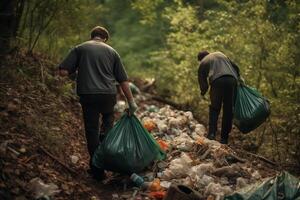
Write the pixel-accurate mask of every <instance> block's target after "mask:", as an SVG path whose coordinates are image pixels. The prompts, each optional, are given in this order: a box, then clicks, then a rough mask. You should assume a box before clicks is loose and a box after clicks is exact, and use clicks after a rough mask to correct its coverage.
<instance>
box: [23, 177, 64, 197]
mask: <svg viewBox="0 0 300 200" xmlns="http://www.w3.org/2000/svg"><path fill="white" fill-rule="evenodd" d="M29 190H30V191H32V192H33V197H34V198H35V199H39V198H49V197H50V196H53V195H55V194H56V193H59V192H60V190H58V186H57V185H55V184H54V183H50V184H46V183H44V182H43V181H42V180H41V179H40V178H33V179H31V180H30V181H29Z"/></svg>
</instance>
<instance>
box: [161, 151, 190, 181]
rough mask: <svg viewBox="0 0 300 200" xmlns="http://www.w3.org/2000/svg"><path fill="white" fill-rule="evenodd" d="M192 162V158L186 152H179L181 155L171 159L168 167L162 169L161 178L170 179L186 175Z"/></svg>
mask: <svg viewBox="0 0 300 200" xmlns="http://www.w3.org/2000/svg"><path fill="white" fill-rule="evenodd" d="M192 162H193V160H192V159H191V158H190V157H189V156H188V155H187V154H186V153H181V156H180V157H179V158H176V159H174V160H172V161H171V162H170V165H169V168H168V169H166V170H164V171H163V175H162V178H164V179H165V180H170V179H172V178H182V177H186V176H187V173H188V171H189V169H190V168H191V164H192Z"/></svg>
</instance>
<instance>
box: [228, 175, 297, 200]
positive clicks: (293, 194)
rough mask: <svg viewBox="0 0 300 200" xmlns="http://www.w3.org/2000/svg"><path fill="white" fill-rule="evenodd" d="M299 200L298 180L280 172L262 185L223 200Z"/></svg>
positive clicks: (249, 187) (244, 189)
mask: <svg viewBox="0 0 300 200" xmlns="http://www.w3.org/2000/svg"><path fill="white" fill-rule="evenodd" d="M277 199H278V200H279V199H284V200H300V180H299V179H297V178H296V177H294V176H292V175H291V174H289V173H288V172H282V173H280V174H279V175H278V176H276V177H274V178H270V179H268V180H266V181H264V182H262V183H259V184H255V185H250V186H248V187H246V188H242V189H241V190H240V191H237V192H235V193H233V194H231V195H228V196H226V197H225V198H224V200H277Z"/></svg>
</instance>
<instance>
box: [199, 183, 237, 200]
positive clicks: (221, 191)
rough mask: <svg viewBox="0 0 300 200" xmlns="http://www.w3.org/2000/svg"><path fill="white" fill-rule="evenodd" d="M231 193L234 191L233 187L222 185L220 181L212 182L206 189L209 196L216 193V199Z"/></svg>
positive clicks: (219, 199)
mask: <svg viewBox="0 0 300 200" xmlns="http://www.w3.org/2000/svg"><path fill="white" fill-rule="evenodd" d="M230 193H232V189H231V188H230V187H229V186H224V185H220V184H219V183H210V184H209V185H208V186H207V187H206V188H205V191H204V194H205V195H207V196H208V195H214V196H215V200H217V199H218V200H221V199H223V198H224V196H225V195H228V194H230Z"/></svg>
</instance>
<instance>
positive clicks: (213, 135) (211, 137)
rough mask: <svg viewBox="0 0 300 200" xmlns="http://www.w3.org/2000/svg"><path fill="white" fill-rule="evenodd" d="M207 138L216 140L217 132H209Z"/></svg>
mask: <svg viewBox="0 0 300 200" xmlns="http://www.w3.org/2000/svg"><path fill="white" fill-rule="evenodd" d="M207 138H208V139H209V140H216V134H215V133H208V135H207Z"/></svg>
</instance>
